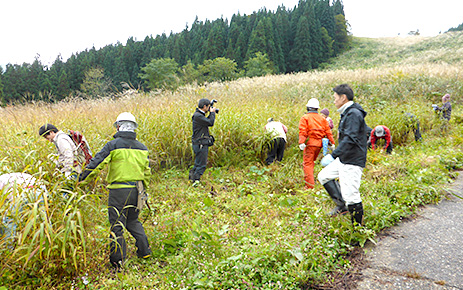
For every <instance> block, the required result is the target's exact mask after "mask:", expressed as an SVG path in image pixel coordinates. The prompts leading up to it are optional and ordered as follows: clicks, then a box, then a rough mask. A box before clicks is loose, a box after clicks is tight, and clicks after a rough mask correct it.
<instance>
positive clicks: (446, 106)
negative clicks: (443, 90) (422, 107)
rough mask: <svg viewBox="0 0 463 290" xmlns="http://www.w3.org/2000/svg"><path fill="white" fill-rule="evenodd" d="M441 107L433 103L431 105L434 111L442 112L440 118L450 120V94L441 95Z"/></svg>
mask: <svg viewBox="0 0 463 290" xmlns="http://www.w3.org/2000/svg"><path fill="white" fill-rule="evenodd" d="M442 104H443V105H442V107H439V106H438V105H435V104H433V105H432V107H433V109H434V111H436V112H438V113H442V115H441V118H443V119H445V120H447V121H450V116H451V114H452V104H450V95H449V94H445V96H443V97H442Z"/></svg>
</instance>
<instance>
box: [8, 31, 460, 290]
mask: <svg viewBox="0 0 463 290" xmlns="http://www.w3.org/2000/svg"><path fill="white" fill-rule="evenodd" d="M462 42H463V35H462V34H460V33H449V34H444V35H440V36H437V37H433V38H422V37H407V38H392V39H365V38H355V39H354V47H353V49H352V50H351V51H349V52H346V53H345V54H344V55H342V56H341V57H339V58H337V59H335V60H333V61H332V63H330V64H329V65H327V66H326V67H325V68H324V69H323V70H320V71H314V72H309V73H298V74H291V75H280V76H266V77H260V78H252V79H249V78H244V79H239V80H236V81H233V82H226V83H211V84H207V85H206V86H200V87H199V86H189V87H183V88H180V89H179V90H178V91H176V92H166V93H143V92H130V91H129V92H126V93H125V94H121V95H119V96H117V97H115V98H113V99H101V100H90V101H78V100H69V101H67V102H62V103H59V104H42V103H38V104H30V105H24V106H14V107H5V108H2V109H0V111H1V115H2V116H3V117H2V118H1V119H0V148H1V149H0V160H1V163H0V170H1V171H0V172H1V173H9V172H18V171H21V172H22V171H24V172H27V173H30V174H33V175H34V176H36V177H37V178H40V179H41V180H42V182H44V183H45V185H46V186H47V188H48V190H49V195H48V197H47V198H46V199H45V202H44V203H35V204H28V205H27V206H26V207H25V208H24V209H23V211H22V212H20V213H16V214H14V216H13V217H12V218H14V219H15V220H16V222H17V223H18V232H17V237H16V242H15V243H14V244H13V245H11V244H8V243H6V242H5V241H2V242H0V254H1V257H2V259H0V277H1V279H0V289H5V288H6V289H24V288H26V289H299V288H303V289H310V288H311V285H328V284H329V283H330V279H331V278H329V277H331V276H330V275H329V274H330V273H331V274H332V273H340V272H347V271H349V269H350V267H351V265H350V263H349V261H348V259H347V258H346V257H347V255H348V254H349V253H350V252H351V251H352V250H353V247H352V246H350V244H351V243H352V242H354V241H358V242H360V244H361V245H364V244H365V243H366V242H368V241H369V242H374V241H375V234H376V233H378V232H379V231H381V230H382V229H384V228H387V227H390V226H392V225H394V224H396V223H398V222H400V220H401V219H402V218H404V217H407V216H409V215H411V214H412V213H414V212H415V210H416V209H417V208H419V207H420V206H422V205H425V204H429V203H436V202H438V201H439V200H441V199H442V198H445V197H446V196H447V194H448V193H447V191H446V186H447V185H448V184H449V183H451V182H452V179H453V178H454V177H455V175H456V173H455V169H459V168H461V167H462V166H463V152H462V143H463V138H462V136H463V134H462V133H463V125H462V118H463V113H462V109H461V103H462V101H461V97H460V96H462V95H463V86H462V84H463V82H462V80H463V76H462V74H461V71H460V70H461V64H462V57H463V51H462V50H461V48H460V47H461V43H462ZM341 83H348V84H349V85H351V87H352V88H353V89H354V92H355V95H356V99H355V101H356V102H358V103H360V104H361V105H362V106H363V108H364V109H365V110H366V111H367V112H368V115H367V118H366V121H367V124H368V125H369V126H370V127H374V126H376V125H379V124H382V125H386V126H388V127H389V128H390V129H391V131H392V135H393V142H394V145H395V148H394V152H393V154H391V155H386V154H385V153H383V152H380V151H379V150H377V151H369V153H368V160H367V166H366V168H365V170H364V175H363V180H362V185H361V192H362V198H363V202H364V207H365V226H364V227H363V228H362V229H359V230H358V231H355V232H354V231H353V230H352V225H351V222H350V216H349V215H346V216H341V217H336V218H329V217H327V216H326V213H327V212H328V211H329V210H330V209H331V207H332V206H333V203H332V202H331V200H330V198H329V196H328V195H327V193H326V192H325V190H324V189H323V187H322V186H321V185H320V184H316V187H315V189H314V190H312V191H304V190H303V186H304V184H303V172H302V153H301V152H300V151H299V149H298V147H297V140H298V123H299V119H300V117H301V116H302V114H304V112H305V104H306V103H307V100H308V99H310V98H312V97H315V98H318V99H319V100H320V105H321V107H322V108H325V107H326V108H328V109H329V110H330V112H331V114H330V117H331V118H333V120H334V123H335V127H336V126H337V124H338V122H339V114H338V113H337V112H336V108H335V106H334V103H333V96H332V88H333V87H334V86H336V85H338V84H341ZM445 93H449V94H450V95H451V96H452V106H453V111H452V120H451V122H450V124H449V125H448V126H445V124H443V123H442V121H441V120H439V118H438V117H437V116H436V115H435V113H434V112H433V110H432V108H431V104H439V105H440V104H441V97H442V96H443V95H444V94H445ZM200 98H209V99H218V100H219V103H218V104H217V107H218V108H220V113H219V115H218V117H217V119H216V123H215V126H214V127H213V128H212V129H211V133H212V134H213V135H214V136H215V137H216V144H215V145H214V147H212V148H211V149H210V153H209V163H208V168H207V170H206V173H205V175H204V176H203V178H202V185H200V186H196V187H193V186H191V184H190V183H189V182H188V167H189V166H190V165H192V159H193V155H192V151H191V144H190V136H191V115H192V114H193V112H194V110H195V107H196V105H197V101H198V100H199V99H200ZM123 111H129V112H132V113H133V114H134V115H135V116H136V118H137V121H138V123H139V129H138V139H139V140H140V141H141V142H143V143H144V144H145V145H147V147H148V148H149V150H150V158H151V165H152V173H153V176H152V180H151V185H150V188H149V190H148V192H149V194H150V204H151V208H152V210H153V211H152V212H150V211H148V210H147V209H145V210H144V211H143V212H142V215H141V220H142V221H144V227H145V230H146V232H147V235H148V238H149V240H150V243H151V247H152V250H153V256H152V257H151V258H150V259H148V260H140V259H138V258H137V257H136V253H135V250H136V249H135V246H134V239H133V238H132V237H131V236H130V235H129V234H127V235H126V238H127V242H128V259H127V261H126V264H125V269H124V270H123V271H122V272H121V273H117V274H114V273H112V272H111V271H110V268H109V267H108V243H109V224H108V221H107V210H106V201H107V189H106V188H105V182H104V177H105V172H102V173H101V174H100V175H99V178H98V179H97V180H94V182H92V183H91V184H90V185H87V186H85V187H78V188H76V189H75V190H74V191H72V192H69V193H68V197H67V198H63V197H62V188H63V186H64V180H63V179H62V177H61V175H60V174H59V173H57V172H56V171H55V168H54V164H53V162H52V160H51V159H52V158H53V153H54V152H55V148H54V146H53V144H51V143H49V142H46V140H44V139H43V138H39V136H38V128H39V127H40V126H41V125H43V124H44V123H45V122H50V123H53V124H55V125H56V126H57V127H58V128H59V129H74V130H79V131H81V132H83V133H84V135H85V136H86V138H87V140H88V141H89V143H90V146H91V148H92V151H93V152H94V153H95V152H98V151H99V150H100V149H101V148H102V147H103V145H104V144H105V143H106V142H108V141H109V140H111V139H112V135H113V134H114V133H115V131H114V128H113V127H112V124H113V122H114V120H115V119H116V117H117V115H118V114H119V113H121V112H123ZM405 112H410V113H413V114H415V115H416V116H417V117H418V118H419V119H420V122H421V129H422V134H423V138H424V140H423V141H422V142H415V141H414V138H413V136H412V135H413V134H412V133H411V132H409V133H410V134H406V127H405V123H404V113H405ZM269 117H273V118H274V119H275V120H278V121H281V122H283V123H284V124H285V125H286V126H287V127H288V129H289V132H288V144H287V149H286V152H285V157H284V159H283V162H282V163H281V164H277V165H271V166H265V165H264V162H263V160H264V159H265V154H266V149H265V145H266V142H267V141H268V138H267V137H266V136H265V135H264V130H263V127H264V125H265V123H266V120H267V119H268V118H269ZM445 128H446V129H445ZM333 133H334V135H335V136H336V133H337V132H336V130H334V132H333ZM320 169H321V166H320V165H319V164H317V165H316V167H315V173H316V174H317V173H318V172H319V171H320ZM11 206H12V205H11V203H10V202H9V201H8V199H7V198H6V194H3V195H2V196H1V198H0V215H1V216H2V217H3V216H5V215H6V214H7V212H8V209H9V208H11ZM1 285H3V288H2V287H1Z"/></svg>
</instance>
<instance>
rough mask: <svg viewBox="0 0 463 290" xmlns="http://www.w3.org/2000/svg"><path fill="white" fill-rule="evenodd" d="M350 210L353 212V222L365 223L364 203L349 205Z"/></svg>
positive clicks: (354, 223)
mask: <svg viewBox="0 0 463 290" xmlns="http://www.w3.org/2000/svg"><path fill="white" fill-rule="evenodd" d="M349 212H350V214H351V219H352V224H353V225H354V226H355V225H360V226H361V225H363V205H362V203H361V202H359V203H354V204H350V205H349Z"/></svg>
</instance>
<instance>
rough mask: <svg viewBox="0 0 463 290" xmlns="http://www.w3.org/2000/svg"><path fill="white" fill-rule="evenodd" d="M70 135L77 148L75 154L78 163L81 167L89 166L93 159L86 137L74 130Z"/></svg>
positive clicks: (70, 131)
mask: <svg viewBox="0 0 463 290" xmlns="http://www.w3.org/2000/svg"><path fill="white" fill-rule="evenodd" d="M68 135H69V137H70V138H71V140H72V141H73V142H74V144H75V145H76V147H77V149H76V152H74V156H75V157H76V159H77V162H78V163H80V164H81V165H88V164H89V163H90V159H92V151H91V150H90V147H88V144H87V142H85V138H84V136H83V135H82V133H80V132H79V131H74V130H69V133H68Z"/></svg>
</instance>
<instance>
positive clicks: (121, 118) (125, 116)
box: [113, 112, 138, 128]
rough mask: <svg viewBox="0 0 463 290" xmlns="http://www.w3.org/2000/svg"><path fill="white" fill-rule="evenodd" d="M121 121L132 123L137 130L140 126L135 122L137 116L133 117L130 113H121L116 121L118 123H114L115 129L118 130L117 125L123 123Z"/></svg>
mask: <svg viewBox="0 0 463 290" xmlns="http://www.w3.org/2000/svg"><path fill="white" fill-rule="evenodd" d="M121 121H129V122H132V123H134V124H135V128H137V127H138V124H137V121H135V116H134V115H132V114H131V113H129V112H124V113H120V114H119V116H117V119H116V122H114V124H113V125H114V127H116V128H117V123H119V122H121Z"/></svg>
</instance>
